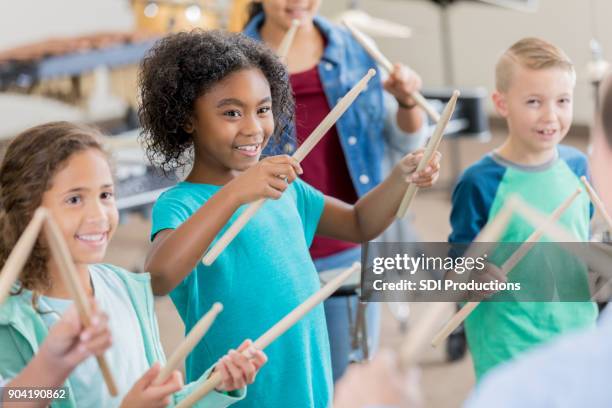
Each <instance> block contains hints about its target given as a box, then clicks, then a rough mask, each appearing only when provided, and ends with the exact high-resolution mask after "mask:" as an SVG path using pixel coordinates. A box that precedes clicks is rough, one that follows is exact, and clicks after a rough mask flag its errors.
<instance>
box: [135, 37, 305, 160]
mask: <svg viewBox="0 0 612 408" xmlns="http://www.w3.org/2000/svg"><path fill="white" fill-rule="evenodd" d="M250 68H257V69H259V70H261V72H262V73H263V74H264V76H265V77H266V80H267V81H268V83H269V84H270V92H271V96H272V113H273V115H274V127H275V131H274V139H275V140H276V141H278V139H279V136H278V135H281V134H282V133H283V132H284V131H285V130H286V129H287V127H288V126H289V125H290V123H291V122H292V120H293V114H294V102H293V96H292V94H291V87H290V85H289V75H288V73H287V70H286V68H285V66H284V65H283V64H282V63H281V62H280V60H279V59H278V58H277V56H276V55H274V53H273V52H272V51H271V50H270V49H268V48H267V47H266V46H264V45H262V44H260V43H258V42H256V41H254V40H252V39H250V38H248V37H246V36H244V35H242V34H236V33H228V32H223V31H218V30H212V31H203V30H198V29H196V30H193V31H191V32H181V33H177V34H172V35H169V36H167V37H164V38H162V39H161V40H159V41H158V42H157V43H156V44H155V45H154V46H153V48H152V49H151V50H149V52H148V53H147V55H146V56H145V58H144V59H143V61H142V63H141V67H140V73H139V78H138V84H139V88H140V107H139V109H138V114H139V118H140V123H141V125H142V129H143V130H142V133H141V136H140V140H141V142H142V144H143V145H144V147H145V151H146V153H147V157H148V158H149V160H150V161H151V163H152V164H153V165H155V166H157V167H159V168H161V169H162V170H163V171H164V172H168V171H171V170H174V169H177V168H179V167H182V166H184V165H186V164H188V163H189V162H190V161H191V160H192V158H191V154H189V155H188V154H187V153H191V152H192V149H193V139H192V135H191V134H190V133H187V132H186V131H185V130H184V127H185V125H186V124H187V123H188V121H189V120H190V119H191V118H192V117H193V114H194V107H195V102H196V100H197V99H198V98H199V97H200V96H202V95H204V94H205V93H206V92H207V91H209V90H210V89H211V88H212V87H213V86H214V85H215V84H217V83H218V82H219V81H221V80H223V78H225V77H226V76H228V75H229V74H232V73H234V72H237V71H240V70H243V69H250Z"/></svg>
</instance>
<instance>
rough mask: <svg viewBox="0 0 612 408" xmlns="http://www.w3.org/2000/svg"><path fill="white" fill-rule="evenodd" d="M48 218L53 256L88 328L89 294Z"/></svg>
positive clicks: (107, 374)
mask: <svg viewBox="0 0 612 408" xmlns="http://www.w3.org/2000/svg"><path fill="white" fill-rule="evenodd" d="M46 218H47V222H46V223H45V228H44V231H45V237H46V238H47V244H48V245H49V249H50V251H51V255H52V257H53V260H54V261H55V262H56V264H57V267H58V269H59V271H60V273H61V275H62V279H63V280H64V281H65V283H66V286H67V287H68V290H69V291H70V295H71V297H72V299H73V300H74V303H75V305H76V308H77V311H78V313H79V318H80V319H81V322H82V323H83V325H84V326H86V327H87V326H89V325H91V307H90V303H89V300H88V299H87V294H86V293H85V290H84V289H83V286H82V285H81V282H80V280H79V275H78V272H77V270H76V267H75V265H74V262H73V261H72V256H71V255H70V250H69V249H68V245H67V244H66V241H65V240H64V237H63V236H62V232H61V230H60V229H59V226H58V225H57V224H56V223H55V220H53V218H52V217H51V215H48V216H47V217H46ZM96 360H97V361H98V366H100V371H102V376H103V377H104V382H105V383H106V386H107V388H108V392H109V393H110V395H112V396H113V397H115V396H117V395H118V394H119V393H118V391H117V386H116V384H115V380H114V378H113V375H112V373H111V371H110V368H109V366H108V364H107V362H106V359H105V358H104V356H103V355H101V356H96Z"/></svg>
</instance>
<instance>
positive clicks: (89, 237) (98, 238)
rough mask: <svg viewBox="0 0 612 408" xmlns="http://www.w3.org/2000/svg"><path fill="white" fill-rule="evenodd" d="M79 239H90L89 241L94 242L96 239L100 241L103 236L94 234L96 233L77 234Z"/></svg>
mask: <svg viewBox="0 0 612 408" xmlns="http://www.w3.org/2000/svg"><path fill="white" fill-rule="evenodd" d="M78 237H79V239H82V240H83V241H91V242H96V241H101V240H102V238H104V234H96V235H79V236H78Z"/></svg>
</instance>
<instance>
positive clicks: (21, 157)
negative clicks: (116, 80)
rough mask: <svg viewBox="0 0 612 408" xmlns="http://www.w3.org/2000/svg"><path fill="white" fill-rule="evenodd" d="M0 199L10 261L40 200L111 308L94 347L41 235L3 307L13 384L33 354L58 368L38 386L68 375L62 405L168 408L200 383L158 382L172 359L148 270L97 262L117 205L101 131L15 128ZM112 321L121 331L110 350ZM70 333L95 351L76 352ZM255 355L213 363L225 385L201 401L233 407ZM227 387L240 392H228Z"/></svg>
mask: <svg viewBox="0 0 612 408" xmlns="http://www.w3.org/2000/svg"><path fill="white" fill-rule="evenodd" d="M0 203H1V209H0V211H1V213H0V226H1V227H2V229H1V231H2V234H0V263H2V264H4V263H5V262H6V259H7V257H8V255H9V253H10V251H11V249H12V248H13V246H14V245H15V243H16V242H17V239H18V238H19V236H20V235H21V234H22V233H23V230H24V229H25V227H26V225H27V224H28V222H29V220H30V219H31V218H32V215H33V214H34V211H35V210H36V208H38V207H40V206H42V207H44V208H45V209H46V211H47V212H48V214H49V215H50V216H52V217H53V219H54V220H55V221H56V223H57V224H58V227H59V229H60V230H61V232H62V235H63V238H64V239H65V241H66V244H67V246H68V249H69V251H70V255H71V256H72V258H73V261H74V263H75V266H76V269H77V272H78V274H79V278H80V281H81V283H82V285H83V287H84V289H85V291H86V293H87V294H89V295H90V297H91V298H95V303H96V304H97V305H98V306H97V307H99V309H100V310H101V311H103V312H104V313H98V314H97V315H96V316H97V317H98V320H100V322H99V324H98V325H97V326H98V327H97V328H96V331H95V332H94V333H92V332H89V333H88V334H85V335H86V336H89V337H92V338H93V337H95V338H96V342H95V343H94V344H93V345H92V344H87V343H88V342H87V340H89V339H88V338H80V340H82V341H78V340H79V339H77V338H75V337H76V336H77V335H79V334H80V332H81V330H80V329H79V330H75V329H74V327H73V328H72V331H71V330H69V329H70V328H67V327H65V326H66V324H72V325H74V324H76V325H77V329H78V327H79V325H80V323H78V319H75V318H74V316H72V317H71V315H70V314H71V312H70V310H71V305H72V301H70V300H69V299H70V294H69V291H68V288H67V287H66V286H65V284H64V281H63V279H62V278H61V274H60V271H59V269H58V266H57V265H56V263H55V262H54V260H53V259H51V258H50V256H49V251H48V250H47V247H46V243H45V241H44V240H42V239H41V240H39V241H38V242H37V243H36V245H35V247H34V249H33V252H32V255H31V256H30V258H29V260H28V262H27V264H26V265H25V268H24V270H23V272H22V274H21V277H20V278H19V281H18V282H17V283H16V285H15V288H14V289H15V290H14V291H13V293H12V296H10V297H9V298H8V299H7V301H6V302H5V303H4V304H3V305H2V306H0V361H2V364H0V375H1V376H2V378H5V379H14V380H13V382H12V383H10V384H9V385H15V384H24V382H25V383H28V382H27V381H25V380H24V378H23V377H24V374H25V375H26V377H28V378H30V379H31V378H32V366H31V365H30V364H28V363H30V361H31V362H32V364H33V365H34V366H35V367H39V368H40V367H41V361H42V362H47V363H48V362H49V361H55V362H56V365H54V366H52V367H51V369H53V370H54V375H53V376H49V377H47V376H45V373H44V371H42V370H41V372H40V373H39V375H41V376H43V378H41V380H40V384H35V385H32V386H36V387H40V386H44V385H49V384H48V382H49V381H51V380H50V379H51V378H54V379H57V378H60V382H59V383H54V384H51V385H53V386H61V385H62V383H63V382H64V381H66V382H65V384H64V385H65V387H66V388H67V393H66V394H67V398H66V399H64V400H57V401H53V402H52V403H51V405H52V406H56V407H58V406H61V407H75V406H78V407H117V406H121V407H126V408H127V407H130V408H131V407H156V406H159V407H162V406H163V407H165V406H167V405H168V404H170V403H176V402H177V401H179V400H181V399H182V398H184V397H185V396H186V395H187V394H189V393H190V392H191V391H192V390H193V388H194V387H196V386H197V385H198V383H192V384H188V385H187V386H185V387H184V388H183V382H182V379H181V375H180V373H179V372H178V371H175V372H173V373H172V375H171V376H170V377H169V378H168V380H166V381H165V382H164V383H162V384H159V385H157V384H153V380H154V379H155V378H156V376H157V374H158V373H159V371H160V365H159V364H158V363H157V362H160V363H164V360H165V357H164V355H163V351H162V348H161V343H160V342H159V333H158V328H157V322H156V319H155V314H154V310H153V296H152V293H151V286H150V281H149V276H148V275H147V274H133V273H130V272H128V271H125V270H123V269H121V268H119V267H116V266H113V265H107V264H100V263H99V262H101V261H102V259H103V257H104V255H105V253H106V248H107V245H108V243H109V241H110V239H111V238H112V236H113V233H114V232H115V230H116V227H117V221H118V212H117V207H116V206H115V200H114V196H113V177H112V172H111V167H110V164H109V160H108V158H107V156H106V154H105V152H104V150H103V148H102V145H101V143H100V138H99V133H98V132H97V131H96V130H94V129H91V128H89V127H86V126H80V125H74V124H71V123H67V122H56V123H49V124H46V125H41V126H37V127H34V128H32V129H29V130H27V131H25V132H23V133H22V134H20V135H19V136H17V138H16V139H15V140H13V141H12V142H11V144H10V145H9V147H8V149H7V151H6V154H5V156H4V159H3V162H2V165H1V167H0ZM92 302H93V300H92ZM62 315H66V317H61V316H62ZM72 315H74V310H72ZM106 315H108V316H109V317H110V319H109V320H108V323H106V317H105V316H106ZM75 321H76V323H75ZM58 327H59V328H58ZM109 329H110V332H112V334H113V337H114V339H113V346H111V347H110V348H109V345H110V333H109ZM58 331H59V333H58ZM53 332H55V335H54V336H55V337H54V339H55V341H54V342H53V344H54V345H55V347H54V348H53V349H52V350H50V349H49V347H50V346H49V344H48V343H49V342H48V341H47V340H51V339H47V337H48V335H51V334H50V333H53ZM51 336H53V335H51ZM58 336H59V337H63V338H64V342H63V343H64V344H63V345H62V344H59V348H60V349H62V348H63V349H62V350H58V341H57V340H58ZM71 339H72V340H74V343H75V344H76V345H80V346H84V345H86V346H89V347H90V350H91V351H90V352H89V353H88V352H84V351H83V350H78V349H77V350H73V348H74V347H73V346H72V343H73V341H71ZM66 342H68V345H66V344H65V343H66ZM60 343H61V342H60ZM242 347H243V348H245V347H249V344H248V343H245V344H243V346H242ZM105 350H106V352H104V351H105ZM38 351H39V352H40V353H41V355H40V356H37V357H40V358H38V359H37V358H35V357H34V353H36V352H38ZM94 352H95V354H101V353H104V354H105V356H106V358H107V360H108V361H109V366H110V367H111V368H112V373H113V375H114V378H115V380H116V383H117V385H118V386H119V395H118V396H116V397H113V396H111V395H110V394H109V392H108V390H107V388H106V385H105V383H104V381H103V379H102V375H101V372H100V370H99V369H98V367H97V364H96V361H95V359H93V358H86V357H88V356H91V354H92V353H94ZM254 353H255V357H256V359H255V360H252V361H251V362H249V361H248V360H247V359H246V358H245V357H244V356H242V355H241V354H239V353H235V352H233V353H230V354H229V355H228V357H227V358H225V359H223V360H221V361H220V362H219V364H218V365H217V366H216V367H215V370H217V371H219V372H221V374H222V375H223V377H224V382H223V384H222V385H221V386H220V387H219V392H215V393H213V394H211V395H210V397H207V398H205V399H204V400H202V401H201V403H200V405H199V406H202V407H211V408H212V407H221V406H227V405H229V404H231V403H233V402H235V401H238V400H239V399H240V398H241V397H243V396H244V390H239V389H241V388H243V387H244V386H245V383H246V382H250V381H252V380H253V378H254V375H255V373H256V372H257V370H258V367H259V366H260V365H261V364H263V363H264V362H265V355H263V353H262V352H261V351H254ZM43 368H45V366H44V365H43ZM21 371H23V373H21V375H20V374H19V373H20V372H21ZM209 372H210V370H208V373H209ZM208 373H207V375H206V376H205V377H204V378H203V379H205V378H207V377H208ZM29 384H30V385H31V380H30V382H29ZM229 390H237V391H232V392H230V393H226V391H229Z"/></svg>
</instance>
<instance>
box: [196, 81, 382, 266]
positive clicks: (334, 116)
mask: <svg viewBox="0 0 612 408" xmlns="http://www.w3.org/2000/svg"><path fill="white" fill-rule="evenodd" d="M374 75H376V70H374V69H370V70H368V73H367V74H366V75H364V77H363V78H361V80H360V81H359V82H357V84H356V85H355V86H354V87H353V88H352V89H351V90H350V91H348V93H347V94H346V95H344V97H343V98H342V99H340V101H339V102H338V104H336V106H334V108H333V109H332V110H331V112H329V113H328V114H327V116H326V117H325V118H324V119H323V120H322V121H321V123H319V125H318V126H317V127H316V128H315V130H313V131H312V133H311V134H310V135H309V136H308V138H307V139H306V140H304V143H302V145H301V146H300V147H299V148H298V149H297V150H296V151H295V153H294V154H293V158H294V159H296V160H297V161H298V162H301V161H302V160H304V158H305V157H306V155H308V153H310V151H311V150H312V149H313V148H314V147H315V146H316V144H317V143H319V141H320V140H321V139H322V138H323V136H325V134H326V133H327V131H328V130H329V129H331V127H332V126H333V125H334V123H336V121H337V120H338V119H339V118H340V116H342V114H343V113H344V112H345V111H346V110H347V109H348V108H349V106H351V104H352V103H353V101H354V100H355V99H356V98H357V96H359V94H360V93H361V91H363V90H364V89H365V87H366V86H367V84H368V81H369V80H370V79H371V78H372V77H373V76H374ZM265 201H266V200H265V199H263V198H262V199H259V200H257V201H255V202H254V203H252V204H249V206H248V207H247V208H246V209H245V210H244V211H243V213H242V214H240V216H239V217H238V218H236V221H234V223H233V224H232V225H231V226H230V227H229V228H228V229H227V230H226V231H225V233H224V234H223V235H222V236H221V237H220V238H219V240H218V241H217V242H216V243H215V244H214V245H213V246H212V248H210V250H209V251H208V252H207V253H206V255H204V258H203V259H202V262H203V263H204V265H207V266H209V265H212V263H213V262H214V261H215V259H217V257H218V256H219V255H220V254H221V252H223V250H224V249H225V248H226V247H227V246H228V245H229V244H230V242H232V240H233V239H234V238H235V237H236V235H238V233H239V232H240V231H241V230H242V228H243V227H244V226H245V225H246V224H247V223H248V222H249V220H250V219H251V218H252V217H253V215H255V213H256V212H257V211H258V210H259V209H260V208H261V206H262V205H263V204H264V203H265Z"/></svg>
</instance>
